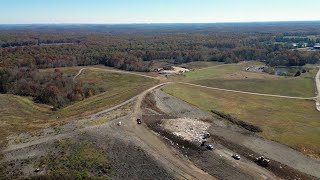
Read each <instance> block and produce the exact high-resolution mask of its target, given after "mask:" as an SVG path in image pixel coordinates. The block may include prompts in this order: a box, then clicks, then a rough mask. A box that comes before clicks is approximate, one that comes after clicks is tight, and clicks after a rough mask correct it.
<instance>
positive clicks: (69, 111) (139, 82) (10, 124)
mask: <svg viewBox="0 0 320 180" xmlns="http://www.w3.org/2000/svg"><path fill="white" fill-rule="evenodd" d="M80 69H81V68H79V67H76V68H61V70H62V71H63V72H66V73H67V74H71V75H75V74H77V72H78V71H79V70H80ZM48 71H50V70H46V72H48ZM77 80H78V81H81V82H82V83H88V84H92V85H94V86H96V87H98V88H103V89H104V90H105V92H104V93H101V94H98V95H96V96H92V97H90V98H87V99H84V100H82V101H78V102H75V103H73V104H71V105H69V106H67V107H65V108H62V109H59V110H58V111H52V110H51V107H50V106H47V105H43V104H37V103H34V102H33V101H32V98H31V97H21V96H15V95H10V94H0V114H1V116H0V142H1V143H0V146H1V145H3V143H4V142H5V139H6V137H7V136H9V135H11V134H19V133H23V132H29V133H32V132H33V131H34V130H39V129H42V128H45V127H47V126H49V125H57V124H60V123H63V122H66V121H69V120H70V119H75V118H80V117H84V116H87V115H91V114H94V113H96V112H99V111H102V110H104V109H107V108H109V107H112V106H114V105H117V104H120V103H121V102H123V101H126V100H128V99H130V98H132V97H133V96H136V95H138V94H140V93H141V92H142V91H143V90H145V89H147V88H149V87H151V86H153V85H155V84H156V83H157V80H153V79H149V78H145V77H141V76H135V75H129V74H119V73H111V72H107V71H105V70H97V69H95V70H84V71H83V73H82V74H81V75H80V76H79V77H78V79H77Z"/></svg>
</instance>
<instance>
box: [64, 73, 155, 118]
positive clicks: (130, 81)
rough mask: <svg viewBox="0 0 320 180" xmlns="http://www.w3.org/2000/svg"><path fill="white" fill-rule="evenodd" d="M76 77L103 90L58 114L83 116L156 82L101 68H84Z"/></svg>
mask: <svg viewBox="0 0 320 180" xmlns="http://www.w3.org/2000/svg"><path fill="white" fill-rule="evenodd" d="M77 79H78V80H79V81H81V82H82V83H88V84H94V85H95V86H96V87H98V88H102V89H104V90H105V92H104V93H101V94H98V95H96V96H93V97H91V98H88V99H85V100H83V101H79V102H76V103H74V104H72V105H70V106H68V107H66V108H63V109H61V110H60V111H59V112H58V115H59V116H62V117H70V116H83V115H89V114H92V113H95V112H99V111H101V110H103V109H107V108H109V107H112V106H113V105H115V104H119V103H121V102H123V101H125V100H128V99H130V98H131V97H133V96H135V95H138V94H140V93H141V92H142V91H143V90H145V89H147V88H149V87H151V86H154V85H155V84H156V83H157V82H158V81H157V80H153V79H149V78H145V77H141V76H135V75H130V74H119V73H112V72H108V71H105V70H103V69H101V70H100V69H86V70H84V71H83V72H82V74H81V75H80V76H79V77H78V78H77Z"/></svg>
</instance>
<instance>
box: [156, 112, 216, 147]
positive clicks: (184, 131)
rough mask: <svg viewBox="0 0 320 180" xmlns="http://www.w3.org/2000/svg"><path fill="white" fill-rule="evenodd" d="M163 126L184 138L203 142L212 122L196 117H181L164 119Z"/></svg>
mask: <svg viewBox="0 0 320 180" xmlns="http://www.w3.org/2000/svg"><path fill="white" fill-rule="evenodd" d="M162 127H163V128H164V129H166V130H169V131H171V132H172V133H173V134H174V135H176V136H178V137H181V138H183V139H184V140H187V141H191V142H195V143H199V142H200V143H201V142H202V140H203V137H204V135H205V134H207V133H208V132H207V129H208V128H209V127H210V124H209V123H206V122H202V121H199V120H196V119H189V118H179V119H167V120H164V121H163V123H162Z"/></svg>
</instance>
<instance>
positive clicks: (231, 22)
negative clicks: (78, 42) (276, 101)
mask: <svg viewBox="0 0 320 180" xmlns="http://www.w3.org/2000/svg"><path fill="white" fill-rule="evenodd" d="M284 22H320V19H319V20H275V21H273V20H270V21H224V22H150V23H148V22H136V23H0V25H157V24H242V23H284Z"/></svg>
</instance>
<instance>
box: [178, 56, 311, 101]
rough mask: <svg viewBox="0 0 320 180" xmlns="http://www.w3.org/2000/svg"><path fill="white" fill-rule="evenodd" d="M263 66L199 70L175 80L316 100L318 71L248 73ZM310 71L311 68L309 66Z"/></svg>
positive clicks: (228, 66) (248, 64) (233, 65)
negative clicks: (298, 73)
mask: <svg viewBox="0 0 320 180" xmlns="http://www.w3.org/2000/svg"><path fill="white" fill-rule="evenodd" d="M254 65H263V64H262V63H260V62H254V61H253V62H244V63H239V64H225V65H218V66H212V67H208V68H203V69H197V70H194V71H191V72H187V73H185V74H184V75H183V76H179V77H177V78H176V79H175V80H177V81H184V82H190V83H192V84H198V85H203V86H209V87H215V88H223V89H230V90H238V91H247V92H254V93H264V94H274V95H284V96H297V97H313V96H315V86H314V77H315V74H316V72H317V69H316V68H311V69H310V71H309V72H307V73H304V74H302V75H301V76H299V77H282V76H274V75H270V74H267V73H256V72H248V71H245V70H244V69H245V68H246V67H249V66H254ZM308 68H309V67H308Z"/></svg>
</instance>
